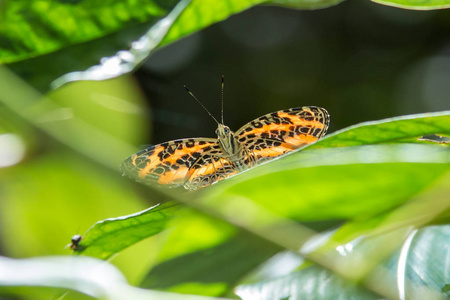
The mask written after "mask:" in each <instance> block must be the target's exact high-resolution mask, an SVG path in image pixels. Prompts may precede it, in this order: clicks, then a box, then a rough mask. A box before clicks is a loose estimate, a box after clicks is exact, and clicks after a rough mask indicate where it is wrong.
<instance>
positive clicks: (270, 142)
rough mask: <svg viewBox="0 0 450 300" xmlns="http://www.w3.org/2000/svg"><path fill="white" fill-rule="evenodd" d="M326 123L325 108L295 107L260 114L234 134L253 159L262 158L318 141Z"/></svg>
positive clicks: (260, 160)
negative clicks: (260, 115)
mask: <svg viewBox="0 0 450 300" xmlns="http://www.w3.org/2000/svg"><path fill="white" fill-rule="evenodd" d="M329 123H330V116H329V114H328V112H327V111H326V110H325V109H324V108H321V107H316V106H304V107H296V108H290V109H285V110H280V111H277V112H273V113H270V114H267V115H264V116H262V117H259V118H257V119H255V120H253V121H251V122H249V123H247V124H246V125H244V126H243V127H241V128H240V129H239V130H238V131H237V132H236V136H237V138H238V140H239V142H240V143H241V144H243V145H244V146H245V147H246V149H247V150H248V151H249V153H250V154H252V155H253V156H254V158H255V159H256V162H262V161H265V160H268V159H271V158H274V157H277V156H280V155H282V154H285V153H287V152H290V151H292V150H295V149H298V148H301V147H303V146H306V145H308V144H310V143H312V142H315V141H317V140H318V139H319V138H321V137H322V136H323V135H324V134H325V133H326V132H327V129H328V125H329Z"/></svg>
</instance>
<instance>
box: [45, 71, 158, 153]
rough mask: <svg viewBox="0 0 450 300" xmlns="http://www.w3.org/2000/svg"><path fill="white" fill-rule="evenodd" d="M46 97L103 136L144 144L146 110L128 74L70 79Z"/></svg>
mask: <svg viewBox="0 0 450 300" xmlns="http://www.w3.org/2000/svg"><path fill="white" fill-rule="evenodd" d="M47 96H48V98H49V99H51V100H52V101H51V104H53V105H54V104H55V103H56V104H57V105H58V106H59V107H61V108H63V109H64V110H66V111H67V112H68V113H69V114H71V115H72V116H73V117H75V118H77V119H80V120H82V121H83V122H86V123H87V124H89V125H91V126H93V127H95V128H96V129H97V130H99V131H102V132H103V133H105V135H110V136H112V137H115V138H117V139H119V140H122V141H127V142H129V143H130V144H133V145H140V144H144V143H145V141H144V137H145V138H147V137H148V133H147V132H148V131H149V129H150V128H151V126H150V124H148V123H150V122H149V121H150V120H149V112H148V110H147V109H145V108H146V107H147V105H146V104H145V103H144V96H143V95H141V93H140V88H139V86H138V84H137V83H136V82H135V81H134V80H133V77H132V76H120V77H118V78H114V79H111V80H105V81H79V82H74V83H72V84H68V85H66V86H64V87H62V88H60V89H57V90H54V91H51V92H50V93H49V94H48V95H47ZM86 138H87V137H85V139H86Z"/></svg>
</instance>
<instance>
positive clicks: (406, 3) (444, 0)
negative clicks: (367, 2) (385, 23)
mask: <svg viewBox="0 0 450 300" xmlns="http://www.w3.org/2000/svg"><path fill="white" fill-rule="evenodd" d="M372 1H373V2H376V3H379V4H384V5H389V6H395V7H399V8H405V9H415V10H431V9H443V8H450V1H449V0H425V1H415V0H372Z"/></svg>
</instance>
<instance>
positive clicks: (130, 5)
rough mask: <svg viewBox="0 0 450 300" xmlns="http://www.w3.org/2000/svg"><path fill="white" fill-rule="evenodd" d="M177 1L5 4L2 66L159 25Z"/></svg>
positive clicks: (0, 22)
mask: <svg viewBox="0 0 450 300" xmlns="http://www.w3.org/2000/svg"><path fill="white" fill-rule="evenodd" d="M175 4H176V1H173V0H172V1H153V0H145V1H138V2H136V1H129V0H121V1H88V2H86V1H78V0H75V1H58V2H55V1H48V0H45V1H37V2H36V1H33V2H29V1H21V0H16V1H5V2H4V3H2V7H1V9H2V18H1V19H0V28H1V29H0V37H1V39H0V43H1V44H2V47H0V49H1V51H0V63H9V62H13V61H18V60H23V59H27V58H30V57H34V56H38V55H42V54H45V53H49V52H53V51H55V50H58V49H61V48H63V47H67V46H69V45H73V44H78V43H82V42H86V41H89V40H92V39H96V38H99V37H102V36H105V35H107V34H109V33H112V32H115V31H117V30H120V29H122V28H124V27H129V26H133V25H137V24H140V23H143V22H148V23H149V24H152V23H155V22H156V21H157V20H159V19H161V18H162V17H164V16H165V15H167V14H168V13H169V11H170V10H171V9H173V8H174V6H175Z"/></svg>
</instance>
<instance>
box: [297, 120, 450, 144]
mask: <svg viewBox="0 0 450 300" xmlns="http://www.w3.org/2000/svg"><path fill="white" fill-rule="evenodd" d="M429 134H438V135H450V111H443V112H437V113H426V114H417V115H407V116H401V117H395V118H388V119H384V120H380V121H371V122H364V123H361V124H357V125H353V126H350V127H347V128H344V129H342V130H339V131H337V132H334V133H332V134H330V135H327V136H326V137H325V138H323V139H322V140H320V141H318V142H317V143H315V144H313V145H312V146H310V147H308V148H306V149H305V151H307V150H308V149H315V148H326V147H346V146H358V145H371V144H382V143H399V142H409V143H411V142H413V143H423V141H420V140H418V139H419V138H421V137H422V136H424V135H429Z"/></svg>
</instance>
